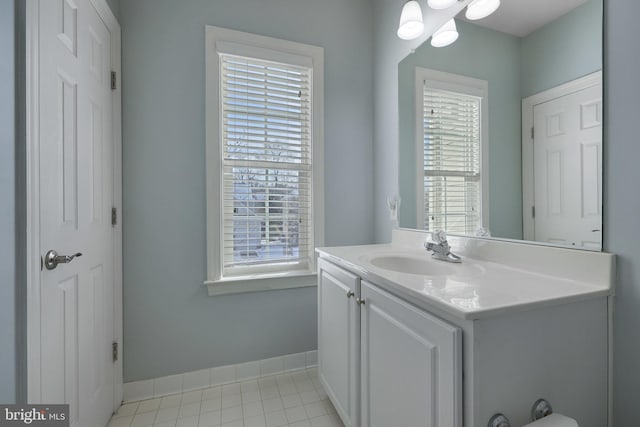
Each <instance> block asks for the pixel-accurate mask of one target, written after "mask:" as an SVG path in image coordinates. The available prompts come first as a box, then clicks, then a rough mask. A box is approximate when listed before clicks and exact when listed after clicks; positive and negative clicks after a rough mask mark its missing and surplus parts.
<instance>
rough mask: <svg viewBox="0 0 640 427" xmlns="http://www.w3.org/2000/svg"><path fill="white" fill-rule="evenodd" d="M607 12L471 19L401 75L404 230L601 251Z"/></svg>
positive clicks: (549, 9)
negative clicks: (456, 35) (604, 22)
mask: <svg viewBox="0 0 640 427" xmlns="http://www.w3.org/2000/svg"><path fill="white" fill-rule="evenodd" d="M602 1H603V0H563V1H557V0H537V1H530V0H506V1H503V2H502V4H501V6H500V8H499V9H498V10H497V11H496V12H495V13H494V14H492V15H490V16H489V17H487V18H485V19H482V20H477V21H469V20H466V18H465V17H464V13H465V10H463V11H462V12H460V14H459V15H458V16H456V18H455V21H456V25H457V31H458V33H459V38H458V39H457V40H456V41H455V42H454V43H453V44H451V45H449V46H447V47H442V48H436V47H433V46H431V43H430V40H427V41H426V42H425V43H423V44H422V45H421V46H420V47H418V48H417V49H416V50H415V51H414V52H413V53H412V54H410V55H409V56H407V57H406V58H405V59H403V60H402V61H401V62H400V63H399V65H398V94H399V114H400V117H399V168H398V169H399V183H400V198H401V205H400V208H399V218H398V219H399V225H400V227H403V228H414V229H415V228H418V229H426V230H430V231H431V230H436V229H444V230H446V231H447V232H448V233H452V234H465V235H475V236H482V237H493V238H504V239H514V240H527V241H536V242H541V243H544V244H551V245H561V246H567V247H571V248H579V249H588V250H601V248H602V232H601V230H602V125H603V124H602V9H603V6H602ZM425 7H426V6H425ZM425 13H429V10H428V9H426V11H425Z"/></svg>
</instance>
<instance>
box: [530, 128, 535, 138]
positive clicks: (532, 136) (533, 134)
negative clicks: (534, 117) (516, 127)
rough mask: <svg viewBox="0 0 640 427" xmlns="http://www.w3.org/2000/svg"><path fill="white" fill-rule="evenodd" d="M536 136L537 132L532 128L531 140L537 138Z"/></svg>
mask: <svg viewBox="0 0 640 427" xmlns="http://www.w3.org/2000/svg"><path fill="white" fill-rule="evenodd" d="M535 135H536V130H535V128H533V127H532V128H531V139H532V140H533V139H534V138H535Z"/></svg>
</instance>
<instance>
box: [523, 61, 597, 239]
mask: <svg viewBox="0 0 640 427" xmlns="http://www.w3.org/2000/svg"><path fill="white" fill-rule="evenodd" d="M599 84H602V71H596V72H594V73H591V74H588V75H586V76H584V77H580V78H578V79H575V80H572V81H570V82H568V83H564V84H561V85H560V86H556V87H553V88H551V89H548V90H545V91H542V92H540V93H537V94H535V95H532V96H529V97H527V98H524V99H523V100H522V238H523V239H524V240H531V241H533V240H534V238H535V220H534V218H533V215H532V206H534V200H535V193H534V171H533V138H531V129H532V128H533V110H534V108H535V106H536V105H539V104H543V103H545V102H549V101H552V100H554V99H556V98H560V97H563V96H567V95H569V94H572V93H575V92H578V91H581V90H584V89H586V88H588V87H591V86H597V85H599ZM574 249H577V248H574Z"/></svg>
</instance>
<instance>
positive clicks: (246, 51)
mask: <svg viewBox="0 0 640 427" xmlns="http://www.w3.org/2000/svg"><path fill="white" fill-rule="evenodd" d="M220 54H229V55H237V56H245V57H249V58H255V59H259V60H266V61H274V62H281V63H288V64H291V65H297V66H303V67H309V68H310V70H311V76H312V78H311V87H310V90H311V149H312V153H311V159H312V168H311V169H312V180H311V182H312V186H311V215H312V224H313V225H312V230H313V231H312V233H311V236H309V237H310V238H311V239H312V244H311V247H313V248H315V247H317V246H322V245H323V244H324V173H323V171H324V144H323V143H324V49H323V48H321V47H318V46H311V45H307V44H302V43H296V42H291V41H287V40H281V39H276V38H272V37H266V36H261V35H256V34H251V33H245V32H241V31H235V30H230V29H226V28H221V27H215V26H210V25H207V26H205V73H206V74H205V80H206V92H205V94H206V96H205V98H206V99H205V107H206V108H205V114H206V115H205V124H206V129H205V139H206V143H205V146H206V147H205V151H206V153H205V162H206V197H207V200H206V207H207V215H206V218H207V239H206V240H207V278H206V280H205V282H204V283H205V285H207V288H208V292H209V295H222V294H230V293H241V292H255V291H261V290H271V289H287V288H296V287H306V286H315V285H316V268H317V267H316V266H317V262H316V258H317V257H316V256H315V255H314V254H313V252H312V253H311V254H310V266H309V269H306V270H301V269H296V270H285V269H276V271H270V270H272V269H271V268H270V267H268V266H267V267H266V268H265V269H263V270H264V271H262V272H249V273H247V274H238V275H234V276H224V275H223V244H224V242H223V240H222V228H223V226H224V222H223V212H222V207H223V203H222V196H223V191H222V186H223V179H222V172H223V167H222V166H223V150H224V146H223V145H224V144H223V143H222V132H223V123H222V121H223V118H222V111H221V107H220V100H221V98H220V97H221V93H222V81H221V73H220V62H221V61H220Z"/></svg>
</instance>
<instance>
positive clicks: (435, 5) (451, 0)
mask: <svg viewBox="0 0 640 427" xmlns="http://www.w3.org/2000/svg"><path fill="white" fill-rule="evenodd" d="M457 2H458V0H429V1H428V2H427V3H428V4H429V7H430V8H431V9H447V8H450V7H451V6H453V5H454V4H456V3H457Z"/></svg>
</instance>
